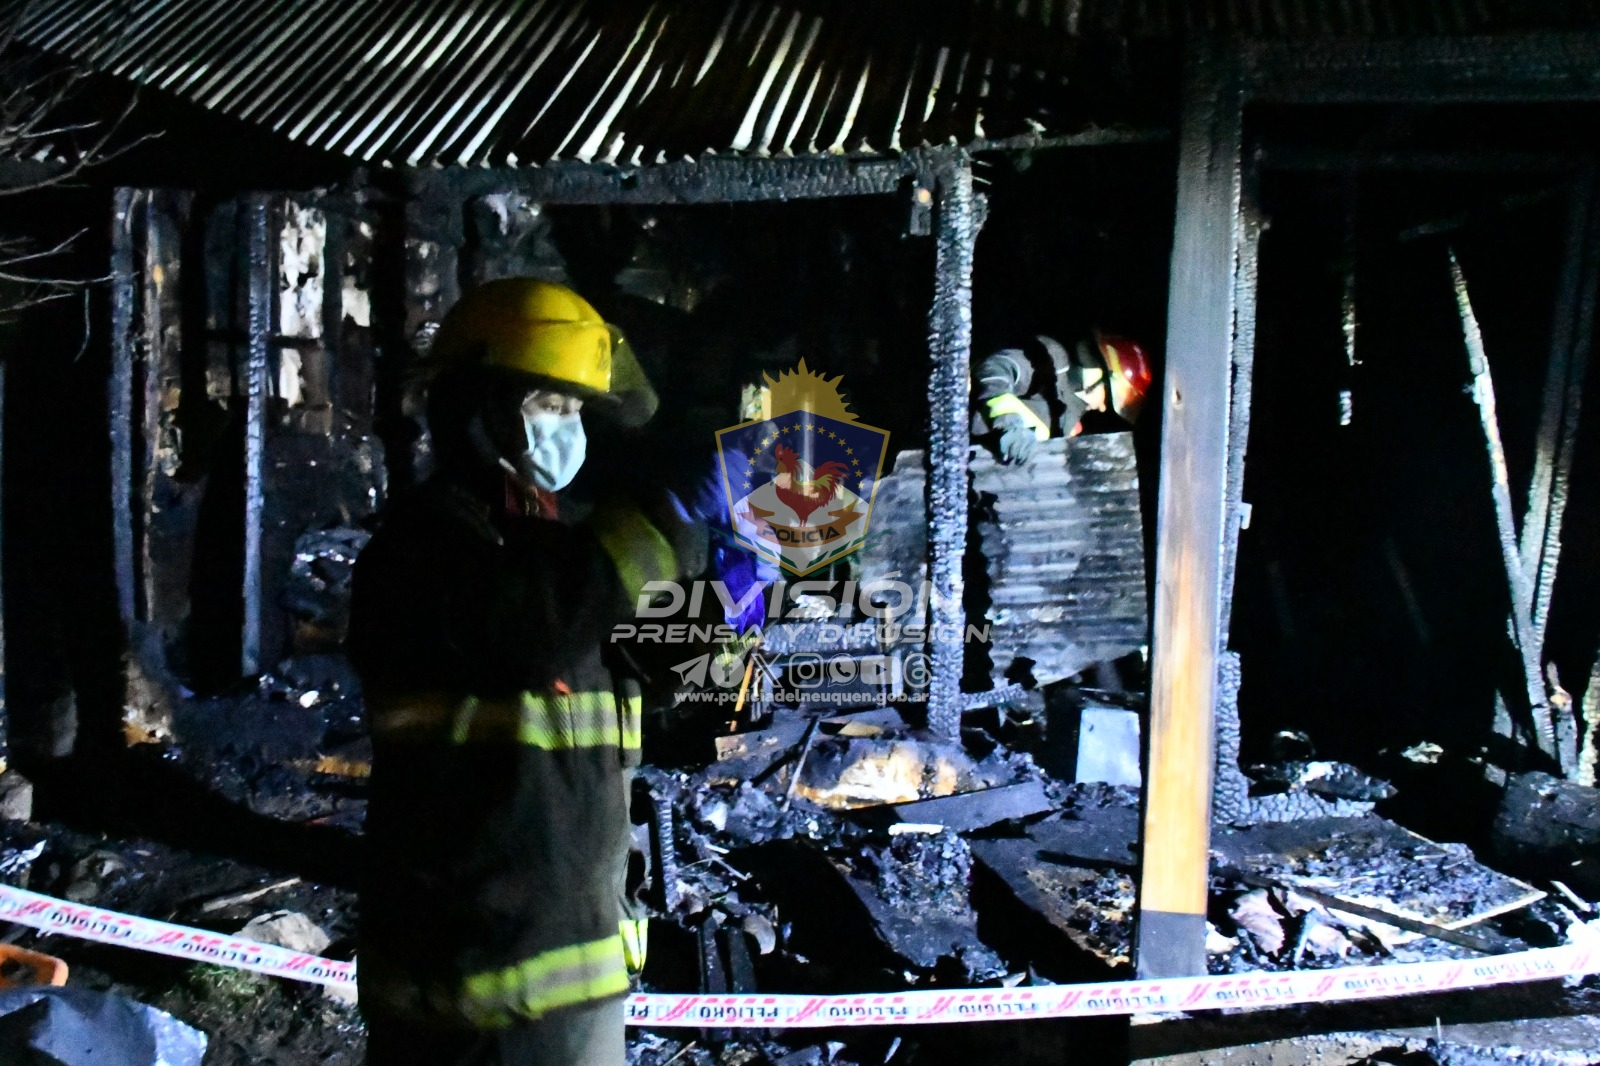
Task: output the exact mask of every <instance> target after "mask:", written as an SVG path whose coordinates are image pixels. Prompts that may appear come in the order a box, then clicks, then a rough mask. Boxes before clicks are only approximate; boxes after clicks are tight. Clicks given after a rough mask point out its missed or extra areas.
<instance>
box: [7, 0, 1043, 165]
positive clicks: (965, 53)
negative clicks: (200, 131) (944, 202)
mask: <svg viewBox="0 0 1600 1066" xmlns="http://www.w3.org/2000/svg"><path fill="white" fill-rule="evenodd" d="M908 11H909V9H904V8H902V7H901V5H899V4H897V3H891V4H877V3H873V2H862V0H853V2H843V0H776V2H774V0H695V2H689V3H680V4H673V5H668V4H664V3H655V4H649V3H642V2H632V0H629V2H622V3H616V2H613V3H597V2H593V0H587V2H586V0H416V2H412V3H407V4H397V3H395V2H394V0H35V2H34V3H31V4H29V5H28V7H27V10H26V14H25V16H24V21H23V26H22V30H21V34H20V37H21V39H22V40H23V41H24V42H26V43H28V44H30V45H33V46H35V47H38V48H41V49H44V50H47V51H51V52H55V53H58V54H62V55H65V56H68V57H71V58H72V59H74V60H75V61H77V62H79V63H82V64H84V65H85V66H87V67H90V68H91V69H94V70H96V71H100V72H104V73H109V74H113V75H117V76H120V77H124V78H128V79H130V80H132V81H134V82H137V83H139V84H141V85H145V86H149V87H152V88H155V89H160V90H163V91H166V92H170V93H173V94H176V95H177V96H180V97H182V98H185V99H187V100H189V101H192V102H194V103H197V104H199V105H201V106H202V107H205V108H209V109H212V110H214V111H217V112H220V113H223V114H226V115H230V116H233V117H235V118H239V119H243V120H246V121H249V122H253V123H257V124H259V125H261V126H264V127H267V128H269V129H271V130H274V131H276V132H278V133H281V134H283V135H285V136H287V137H289V138H291V139H293V140H295V141H299V142H301V143H304V144H307V145H310V146H313V147H316V148H322V149H327V150H330V151H334V152H339V153H342V154H344V155H348V156H351V157H353V158H356V159H360V160H364V161H372V162H388V163H393V164H397V165H410V166H417V165H432V164H437V165H500V164H516V163H542V162H545V161H548V160H551V159H577V160H583V161H586V162H589V161H601V162H618V163H627V164H639V163H650V162H659V161H664V160H667V159H674V158H681V157H683V156H698V155H701V154H703V153H705V152H707V151H712V152H734V153H748V154H755V155H766V154H771V155H785V154H791V155H805V154H817V153H840V152H851V153H854V152H893V151H896V150H899V149H902V148H910V147H915V146H919V145H922V144H924V143H946V142H948V141H950V140H952V139H953V140H955V141H957V142H960V143H968V142H971V141H973V140H974V139H976V138H979V137H981V136H983V135H984V134H985V133H986V132H989V133H993V132H1003V133H1014V132H1025V131H1027V130H1029V129H1033V128H1036V127H1034V126H1032V125H1030V123H1029V120H1030V119H1031V120H1034V121H1036V122H1042V121H1047V120H1048V116H1047V114H1045V111H1044V108H1043V107H1042V106H1041V105H1038V104H1037V101H1039V100H1041V99H1043V98H1047V97H1048V96H1049V95H1051V94H1050V92H1048V91H1045V92H1040V91H1039V90H1040V87H1041V86H1044V87H1045V88H1046V89H1047V90H1048V87H1049V86H1050V85H1055V86H1058V87H1059V86H1060V85H1061V84H1062V80H1063V74H1062V72H1061V71H1060V70H1056V71H1054V72H1052V71H1050V70H1048V69H1044V68H1048V67H1050V66H1052V65H1053V62H1052V61H1051V60H1050V59H1049V56H1051V55H1052V54H1053V50H1044V49H1040V48H1039V46H1038V42H1037V41H1035V40H1029V39H1026V38H1019V37H1018V36H1017V35H1016V34H1007V33H1004V32H1001V30H1003V29H1005V28H1007V27H1009V26H1012V25H1013V22H1011V21H1010V20H1000V21H997V20H994V19H992V18H989V17H987V16H983V17H980V16H979V15H976V14H971V13H968V14H967V15H965V16H962V17H950V16H948V15H945V16H941V17H939V18H938V19H935V20H933V21H929V20H927V19H922V18H915V19H914V18H907V17H906V16H907V14H908ZM1029 54H1032V55H1035V56H1041V57H1043V60H1042V62H1041V61H1040V59H1038V58H1035V59H1032V60H1030V61H1028V62H1026V63H1024V62H1019V61H1017V59H1016V57H1017V56H1018V55H1025V56H1026V55H1029ZM1022 87H1026V89H1027V92H1026V93H1022V92H1019V91H1018V89H1019V88H1022ZM1023 98H1026V100H1027V101H1028V102H1027V103H1024V104H1018V105H1013V103H1012V101H1016V100H1020V99H1023ZM996 123H997V124H996ZM986 124H990V126H991V128H989V129H987V130H986V128H985V127H986Z"/></svg>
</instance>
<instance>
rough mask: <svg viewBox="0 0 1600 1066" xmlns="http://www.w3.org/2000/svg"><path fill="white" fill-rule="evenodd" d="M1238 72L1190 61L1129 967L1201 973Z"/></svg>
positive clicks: (1202, 52) (1234, 249)
mask: <svg viewBox="0 0 1600 1066" xmlns="http://www.w3.org/2000/svg"><path fill="white" fill-rule="evenodd" d="M1242 99H1243V95H1242V87H1241V83H1240V77H1239V74H1238V70H1237V67H1236V66H1235V65H1234V64H1233V63H1232V61H1231V60H1230V59H1229V58H1228V57H1227V56H1226V55H1225V54H1223V53H1222V52H1221V50H1220V49H1218V48H1216V47H1215V46H1213V45H1211V44H1209V43H1204V42H1203V43H1202V44H1201V45H1200V46H1199V47H1198V48H1197V50H1196V51H1195V53H1194V54H1193V55H1192V56H1191V63H1190V69H1189V71H1188V78H1187V84H1186V87H1185V100H1184V114H1183V125H1182V130H1181V134H1180V139H1179V157H1178V158H1179V164H1178V166H1179V169H1178V199H1177V216H1176V217H1177V223H1176V227H1175V232H1174V234H1173V248H1172V280H1171V294H1170V297H1169V303H1168V313H1167V314H1168V329H1167V337H1168V342H1167V344H1168V347H1167V366H1166V379H1165V382H1164V386H1163V391H1164V394H1165V396H1164V401H1163V403H1164V406H1163V410H1162V441H1161V488H1160V503H1159V506H1158V512H1157V526H1156V599H1155V618H1154V631H1153V634H1152V642H1151V643H1152V647H1151V652H1152V673H1151V680H1150V723H1149V727H1150V743H1149V768H1148V771H1147V772H1146V774H1145V782H1146V785H1145V812H1144V833H1143V849H1142V854H1143V860H1142V865H1141V872H1140V881H1139V916H1138V929H1137V933H1136V942H1135V964H1136V966H1137V968H1138V972H1139V975H1140V976H1141V977H1173V976H1179V975H1186V974H1200V973H1204V972H1205V962H1206V955H1205V939H1206V917H1205V912H1206V902H1207V879H1208V864H1209V854H1208V847H1209V841H1210V832H1211V774H1212V760H1213V758H1214V752H1213V743H1212V738H1213V725H1214V723H1213V712H1214V704H1215V691H1216V682H1217V633H1218V624H1219V622H1220V621H1221V618H1220V613H1221V603H1220V601H1221V577H1222V553H1223V545H1224V525H1225V522H1224V512H1225V511H1226V507H1227V474H1228V403H1229V398H1228V393H1229V379H1230V376H1231V373H1232V362H1233V341H1234V328H1235V320H1234V315H1235V269H1236V266H1237V263H1238V255H1239V248H1240V245H1241V243H1242V241H1243V239H1244V233H1245V229H1246V226H1245V218H1244V214H1243V211H1242V204H1241V171H1240V150H1241V137H1242V125H1243V106H1242Z"/></svg>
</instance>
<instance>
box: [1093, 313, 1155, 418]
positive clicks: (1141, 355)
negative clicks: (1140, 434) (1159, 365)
mask: <svg viewBox="0 0 1600 1066" xmlns="http://www.w3.org/2000/svg"><path fill="white" fill-rule="evenodd" d="M1095 340H1096V341H1097V342H1098V343H1099V345H1100V354H1101V355H1102V356H1104V357H1105V361H1106V375H1107V383H1106V384H1107V392H1108V393H1109V398H1110V400H1111V409H1112V410H1113V411H1115V412H1116V413H1117V414H1119V415H1121V416H1122V417H1123V418H1124V419H1126V420H1127V421H1128V422H1136V421H1138V418H1139V409H1140V408H1141V407H1142V406H1143V405H1144V398H1145V396H1146V395H1147V394H1148V393H1149V392H1150V384H1151V382H1152V381H1153V380H1154V377H1155V375H1154V372H1153V371H1152V369H1151V366H1150V356H1149V353H1147V352H1146V351H1145V350H1144V346H1143V345H1141V344H1140V343H1139V342H1138V341H1136V340H1131V339H1129V338H1127V337H1119V336H1116V335H1115V334H1111V333H1101V332H1099V331H1096V332H1095Z"/></svg>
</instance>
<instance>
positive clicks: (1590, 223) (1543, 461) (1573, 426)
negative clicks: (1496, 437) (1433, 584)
mask: <svg viewBox="0 0 1600 1066" xmlns="http://www.w3.org/2000/svg"><path fill="white" fill-rule="evenodd" d="M1575 196H1576V197H1577V198H1580V199H1581V200H1583V201H1585V203H1586V207H1587V218H1586V219H1585V220H1583V222H1582V224H1581V225H1579V226H1575V227H1574V229H1573V232H1572V236H1573V238H1574V239H1575V240H1576V241H1577V243H1578V247H1577V248H1576V249H1575V250H1574V254H1573V256H1572V258H1574V259H1576V260H1577V261H1578V264H1579V266H1578V268H1577V271H1576V273H1577V274H1578V281H1577V283H1576V285H1575V286H1574V288H1575V292H1574V293H1573V296H1574V297H1575V304H1576V306H1572V304H1571V303H1569V304H1568V305H1567V306H1566V307H1565V308H1559V307H1558V310H1557V314H1558V315H1560V316H1561V321H1562V322H1563V323H1566V324H1567V325H1568V329H1569V331H1570V342H1569V345H1568V346H1567V347H1566V348H1565V349H1564V350H1562V351H1560V353H1559V355H1560V358H1557V352H1556V350H1554V349H1552V352H1551V359H1550V372H1549V375H1548V379H1547V381H1546V384H1545V400H1546V407H1545V409H1544V411H1543V412H1541V417H1540V424H1539V443H1538V447H1537V451H1536V456H1535V463H1536V464H1538V467H1536V469H1539V470H1541V472H1543V473H1544V474H1545V477H1546V478H1547V481H1544V482H1542V483H1540V484H1537V485H1535V486H1533V487H1530V489H1529V514H1530V515H1532V514H1534V513H1535V506H1536V504H1537V505H1538V513H1539V517H1540V519H1541V521H1540V524H1539V525H1538V526H1535V525H1534V524H1533V523H1532V522H1527V523H1524V529H1523V531H1522V539H1523V542H1522V565H1523V568H1524V569H1525V571H1526V572H1527V573H1528V576H1529V579H1530V580H1531V581H1532V583H1533V635H1534V640H1535V643H1536V645H1537V646H1538V647H1539V648H1540V650H1541V653H1542V651H1543V648H1544V637H1545V627H1546V624H1547V623H1548V622H1549V619H1550V600H1551V596H1552V594H1553V593H1554V591H1555V581H1556V564H1557V562H1558V561H1559V560H1560V557H1561V527H1562V521H1563V519H1564V518H1565V516H1566V509H1567V492H1568V487H1569V483H1570V481H1571V479H1572V460H1573V456H1574V455H1575V454H1576V452H1577V446H1578V420H1579V416H1580V415H1581V414H1582V405H1583V383H1584V378H1585V377H1586V376H1587V374H1588V369H1589V357H1590V354H1591V351H1592V349H1593V345H1594V315H1595V301H1596V295H1597V294H1600V175H1597V172H1596V164H1595V161H1594V160H1593V159H1591V160H1589V161H1588V162H1587V164H1586V165H1585V166H1584V168H1583V173H1582V175H1581V176H1580V178H1579V187H1578V189H1577V190H1576V191H1575ZM1563 280H1565V279H1563ZM1564 295H1565V294H1564ZM1563 310H1564V311H1565V313H1564V314H1563V313H1562V312H1563ZM1552 407H1553V408H1555V410H1556V411H1558V412H1559V417H1558V418H1557V417H1552V415H1551V408H1552ZM1558 426H1559V432H1558ZM1536 476H1537V475H1536ZM1535 489H1543V490H1544V492H1543V494H1542V495H1541V496H1540V497H1539V498H1538V500H1536V499H1535V496H1534V491H1535Z"/></svg>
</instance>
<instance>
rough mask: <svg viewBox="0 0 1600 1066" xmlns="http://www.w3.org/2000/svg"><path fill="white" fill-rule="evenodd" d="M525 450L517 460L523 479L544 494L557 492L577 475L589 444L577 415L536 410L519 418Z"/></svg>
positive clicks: (574, 413) (579, 417)
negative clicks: (526, 440) (525, 437)
mask: <svg viewBox="0 0 1600 1066" xmlns="http://www.w3.org/2000/svg"><path fill="white" fill-rule="evenodd" d="M522 429H523V432H524V433H525V434H526V435H527V439H528V450H527V451H526V452H524V453H523V454H522V455H521V456H520V457H519V458H518V460H517V466H518V468H519V469H520V470H521V472H522V473H523V475H524V476H526V477H527V479H528V480H529V481H531V482H533V483H534V484H535V485H537V486H538V487H539V488H541V489H543V490H544V491H546V492H559V491H561V490H562V489H564V488H566V487H567V486H568V485H570V484H571V483H572V479H573V478H575V477H577V476H578V468H579V467H580V466H582V465H583V459H584V455H585V453H586V451H587V447H588V441H587V438H585V437H584V435H583V419H582V417H581V416H580V415H578V414H577V413H576V412H573V413H572V414H557V413H556V412H554V411H539V412H536V413H534V414H525V415H523V416H522Z"/></svg>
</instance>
